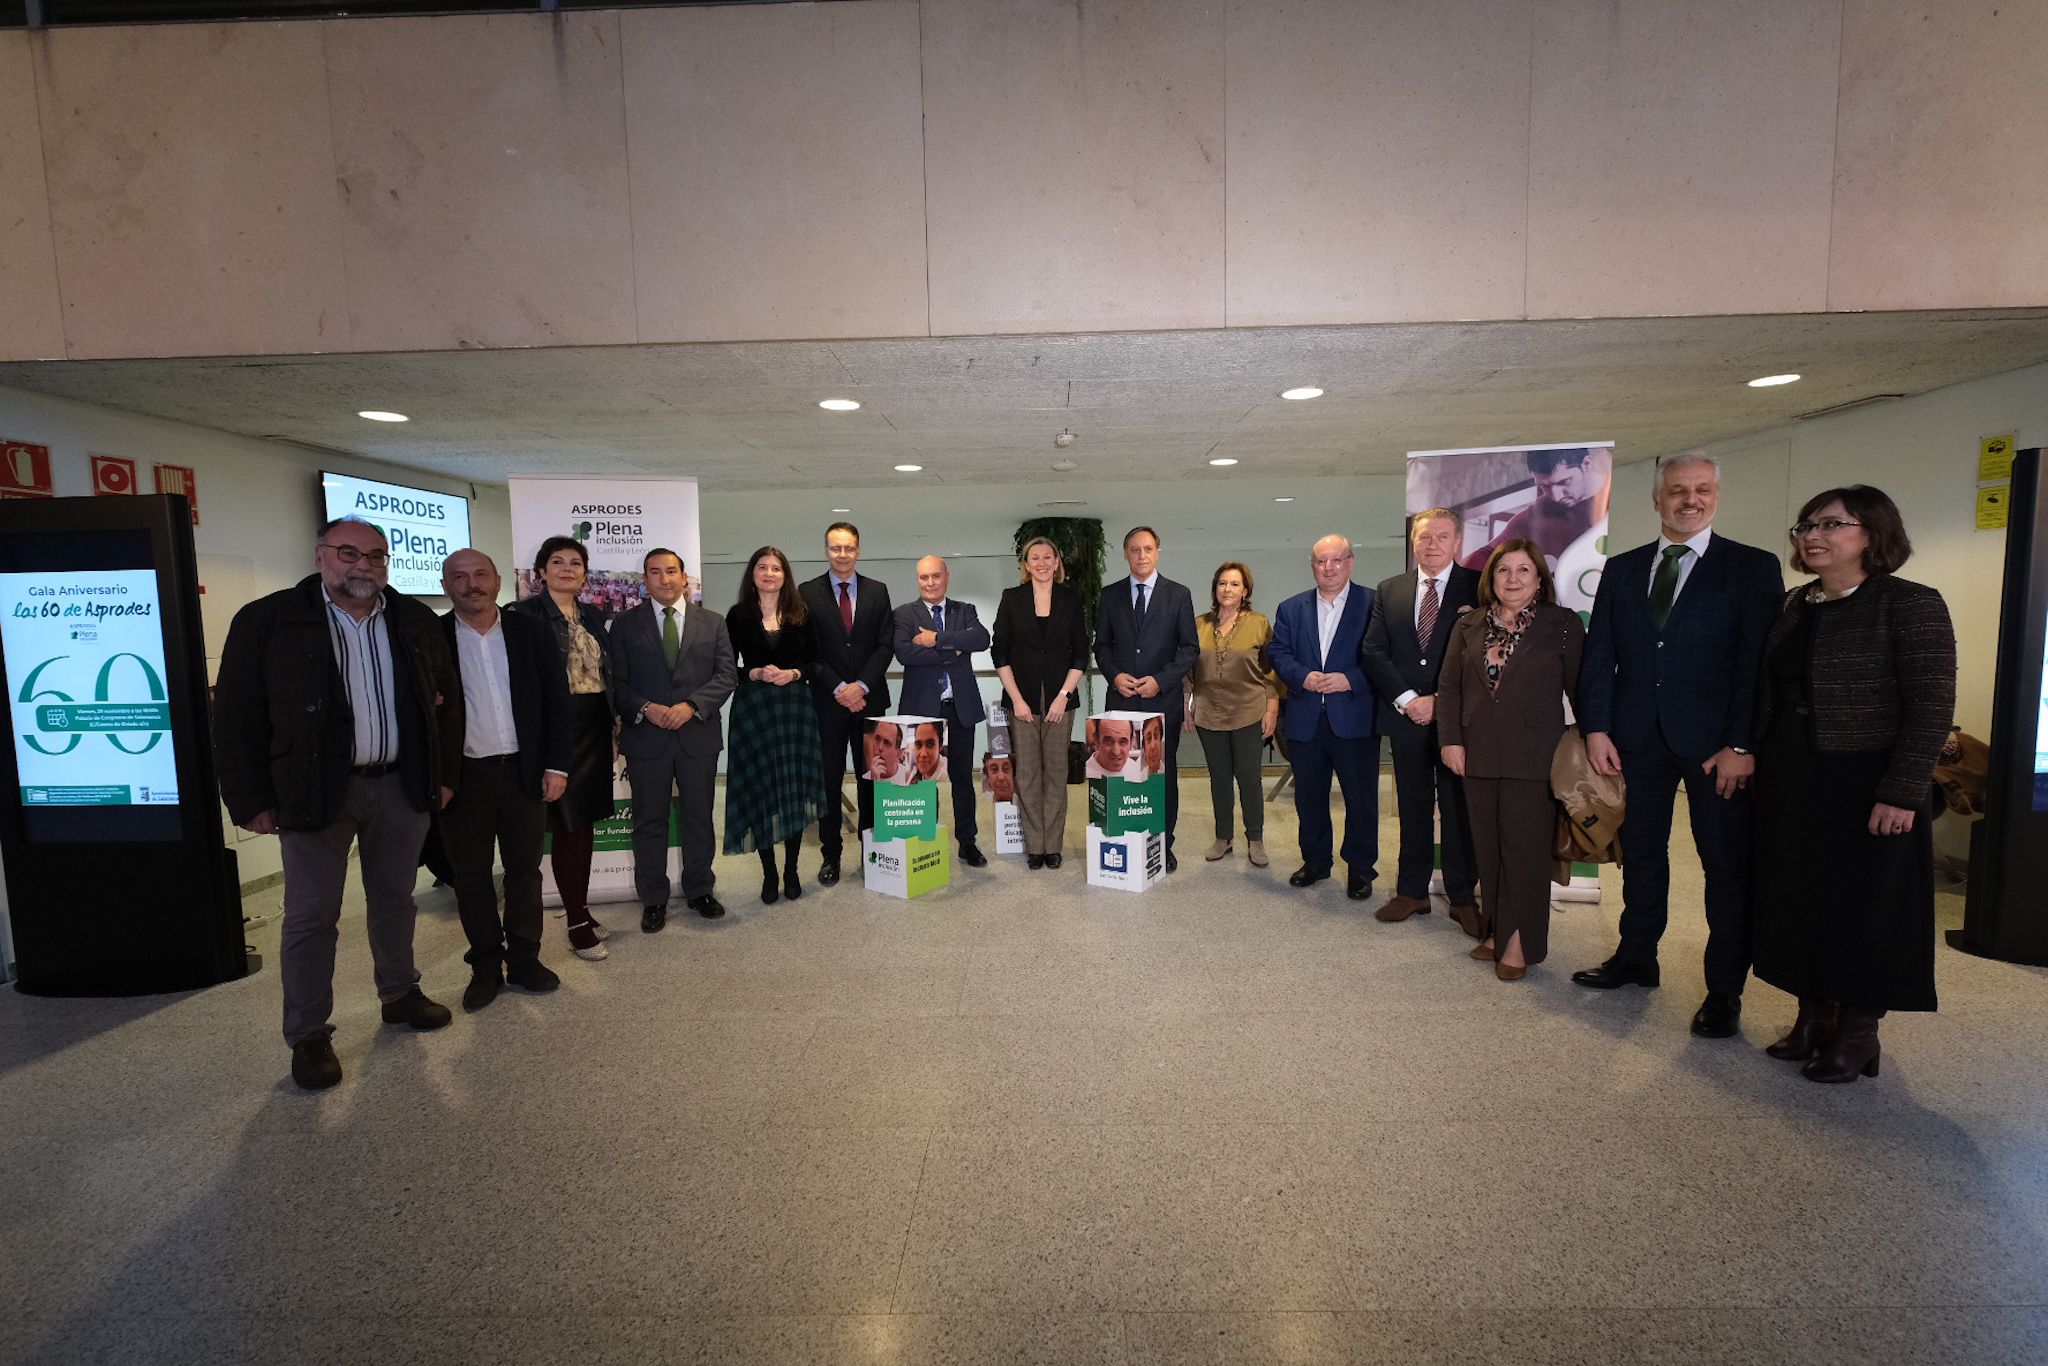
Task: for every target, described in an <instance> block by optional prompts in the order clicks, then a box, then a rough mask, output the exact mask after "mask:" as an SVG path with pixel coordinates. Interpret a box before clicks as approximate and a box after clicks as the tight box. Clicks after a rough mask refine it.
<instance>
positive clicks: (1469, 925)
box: [1451, 901, 1486, 939]
mask: <svg viewBox="0 0 2048 1366" xmlns="http://www.w3.org/2000/svg"><path fill="white" fill-rule="evenodd" d="M1451 919H1453V920H1455V921H1457V922H1458V928H1459V929H1461V930H1463V931H1464V932H1465V933H1466V934H1468V935H1470V936H1471V937H1472V938H1474V939H1484V938H1486V916H1485V914H1484V913H1483V912H1481V911H1480V909H1479V903H1478V902H1476V901H1468V902H1466V903H1465V904H1464V905H1462V906H1459V905H1456V904H1453V905H1452V907H1451Z"/></svg>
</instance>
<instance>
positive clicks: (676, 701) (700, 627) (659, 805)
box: [605, 549, 739, 934]
mask: <svg viewBox="0 0 2048 1366" xmlns="http://www.w3.org/2000/svg"><path fill="white" fill-rule="evenodd" d="M641 569H642V572H643V574H644V576H645V578H646V581H647V593H648V600H647V601H646V602H643V603H641V604H640V605H639V606H638V607H635V608H634V609H633V610H632V611H630V612H628V613H626V614H625V615H624V616H622V617H620V618H619V619H618V620H617V621H615V622H613V623H612V628H611V631H610V633H609V635H608V636H607V637H606V642H605V648H606V649H607V650H608V651H609V652H610V654H611V658H612V703H613V705H614V706H615V707H616V708H617V709H618V713H619V717H620V719H621V721H622V723H623V724H622V727H621V729H620V732H619V753H621V754H623V755H625V756H626V778H627V780H628V781H629V782H631V783H632V785H633V885H634V888H635V889H636V890H637V891H638V892H639V893H640V904H641V905H642V906H643V907H645V908H646V909H645V910H644V911H643V912H642V913H641V916H640V928H641V929H642V930H644V931H646V932H647V933H648V934H656V933H659V932H660V930H661V928H662V927H663V926H664V925H666V924H667V923H668V897H669V881H668V803H669V794H670V792H671V791H673V792H674V793H675V794H676V797H677V806H678V812H677V831H678V834H679V837H680V839H681V843H682V855H683V899H684V900H685V901H687V902H688V903H689V904H690V909H692V910H694V911H696V912H697V914H699V915H701V916H703V917H704V918H705V919H706V920H716V919H717V918H718V917H719V916H722V915H724V914H725V907H724V906H723V905H721V904H720V903H719V900H718V898H717V897H716V896H714V895H712V888H713V887H715V886H716V885H717V879H716V877H715V876H714V875H713V874H712V871H711V859H712V856H713V855H714V854H715V853H716V852H717V845H716V843H715V842H714V840H713V838H712V833H711V803H712V794H713V793H714V791H715V790H716V788H717V785H718V751H719V750H720V749H721V748H722V747H723V745H724V741H723V739H722V738H721V737H720V735H719V731H718V709H719V708H720V707H722V706H724V705H725V699H726V698H728V697H730V696H732V690H733V688H734V687H736V686H737V685H738V683H739V671H738V670H737V669H736V668H735V667H734V665H733V653H732V639H731V637H729V636H728V635H727V634H726V632H725V618H724V617H721V616H719V615H718V613H716V612H713V611H711V610H710V609H708V608H706V607H702V606H696V607H688V608H687V609H686V607H685V604H684V602H683V588H684V585H685V583H686V582H687V579H686V578H685V576H684V574H683V560H682V557H681V556H680V555H678V554H676V553H675V551H673V550H667V549H658V550H650V551H648V552H647V558H646V559H645V560H644V561H643V562H642V564H641Z"/></svg>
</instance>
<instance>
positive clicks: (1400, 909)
mask: <svg viewBox="0 0 2048 1366" xmlns="http://www.w3.org/2000/svg"><path fill="white" fill-rule="evenodd" d="M1428 914H1429V898H1428V897H1418V896H1397V897H1395V898H1394V899H1393V900H1391V901H1389V902H1388V903H1387V904H1386V905H1384V906H1382V907H1380V908H1379V909H1378V910H1376V911H1374V912H1373V913H1372V918H1373V919H1374V920H1384V921H1386V922H1387V924H1389V925H1398V924H1400V923H1401V922H1402V921H1404V920H1406V919H1407V918H1408V917H1409V916H1411V915H1428Z"/></svg>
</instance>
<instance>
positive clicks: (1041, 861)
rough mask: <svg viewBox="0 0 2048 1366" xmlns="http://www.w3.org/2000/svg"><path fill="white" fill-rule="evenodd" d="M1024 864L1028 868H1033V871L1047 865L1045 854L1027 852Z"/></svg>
mask: <svg viewBox="0 0 2048 1366" xmlns="http://www.w3.org/2000/svg"><path fill="white" fill-rule="evenodd" d="M1024 866H1025V867H1026V868H1030V869H1032V870H1033V871H1036V870H1037V869H1040V868H1043V867H1045V855H1043V854H1026V855H1025V856H1024Z"/></svg>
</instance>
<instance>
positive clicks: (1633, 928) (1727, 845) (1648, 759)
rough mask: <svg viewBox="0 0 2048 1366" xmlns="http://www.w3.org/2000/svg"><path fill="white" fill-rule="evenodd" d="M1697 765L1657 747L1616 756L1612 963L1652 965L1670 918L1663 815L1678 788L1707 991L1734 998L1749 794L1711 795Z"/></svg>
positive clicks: (1744, 970) (1745, 946) (1743, 924)
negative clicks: (1703, 885)
mask: <svg viewBox="0 0 2048 1366" xmlns="http://www.w3.org/2000/svg"><path fill="white" fill-rule="evenodd" d="M1705 758H1706V756H1705V755H1702V756H1701V757H1700V758H1699V759H1684V758H1680V757H1679V756H1678V755H1676V754H1673V753H1672V752H1671V750H1670V748H1669V747H1668V746H1666V745H1665V744H1664V743H1663V742H1662V741H1661V740H1660V741H1658V742H1657V743H1656V745H1654V746H1653V747H1650V748H1646V749H1625V750H1622V751H1621V777H1622V781H1623V782H1624V783H1626V784H1627V785H1628V814H1627V815H1626V816H1625V817H1624V818H1623V819H1622V822H1621V901H1622V911H1621V949H1620V956H1621V957H1622V958H1624V959H1626V960H1628V961H1630V962H1641V963H1647V962H1654V961H1655V960H1656V957H1657V941H1658V940H1660V939H1662V938H1663V937H1664V926H1665V925H1666V923H1668V921H1669V920H1670V916H1671V816H1672V811H1673V808H1674V807H1676V805H1677V802H1678V787H1679V784H1680V783H1683V784H1684V785H1685V801H1686V807H1687V809H1688V810H1689V811H1690V812H1691V813H1692V840H1693V844H1694V845H1695V846H1697V848H1698V849H1699V855H1700V867H1701V868H1702V869H1703V870H1704V871H1705V873H1706V875H1707V895H1706V902H1707V905H1706V911H1707V952H1706V975H1707V990H1709V991H1724V992H1727V993H1728V994H1730V995H1740V994H1741V993H1742V987H1743V984H1744V983H1745V982H1746V981H1747V980H1748V979H1749V899H1750V894H1749V849H1750V828H1749V823H1750V800H1749V793H1748V791H1747V790H1743V791H1739V792H1737V793H1736V794H1735V795H1734V796H1732V797H1723V796H1721V795H1719V794H1718V793H1716V792H1715V791H1714V779H1713V776H1712V775H1711V774H1708V773H1705V772H1702V771H1701V769H1700V764H1701V762H1702V761H1703V760H1704V759H1705Z"/></svg>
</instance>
